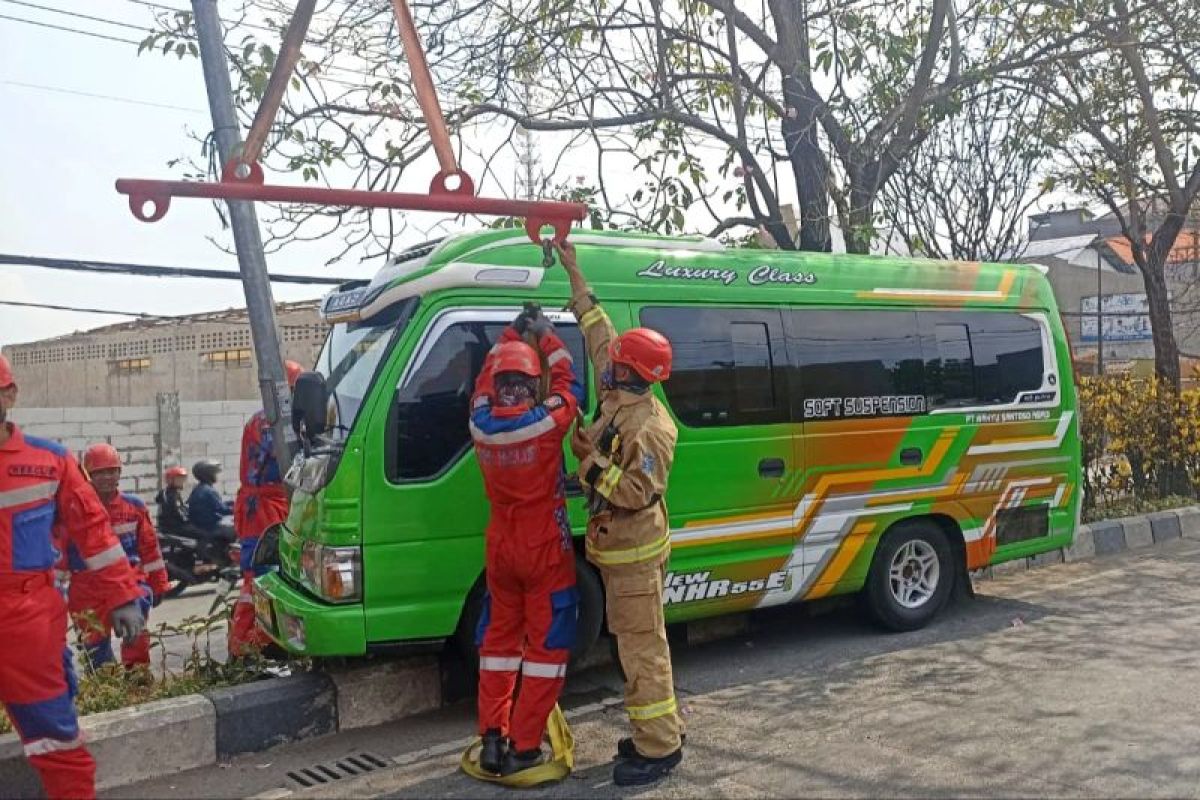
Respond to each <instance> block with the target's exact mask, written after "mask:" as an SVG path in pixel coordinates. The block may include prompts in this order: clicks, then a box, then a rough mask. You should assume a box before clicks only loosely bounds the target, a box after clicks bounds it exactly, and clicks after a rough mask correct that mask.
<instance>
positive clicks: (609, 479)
mask: <svg viewBox="0 0 1200 800" xmlns="http://www.w3.org/2000/svg"><path fill="white" fill-rule="evenodd" d="M624 474H625V473H624V472H623V471H622V470H621V468H620V467H618V466H617V465H616V464H610V465H609V467H608V469H606V470H604V472H602V473H600V479H599V480H598V481H596V491H597V492H599V493H600V494H602V495H604V496H605V497H612V493H613V492H614V491H616V489H617V484H618V483H620V482H621V477H622V476H623V475H624Z"/></svg>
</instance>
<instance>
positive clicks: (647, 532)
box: [558, 243, 683, 786]
mask: <svg viewBox="0 0 1200 800" xmlns="http://www.w3.org/2000/svg"><path fill="white" fill-rule="evenodd" d="M558 254H559V260H560V261H561V262H562V265H563V268H564V269H566V271H567V276H568V278H569V279H570V282H571V306H570V307H571V310H572V311H573V312H574V313H575V316H576V318H577V319H578V320H579V327H580V328H581V329H582V331H583V336H584V339H585V340H586V342H587V348H588V355H589V357H590V358H591V361H592V365H593V367H594V368H595V370H596V375H598V376H600V384H601V386H600V390H599V393H598V394H599V399H600V408H599V409H598V410H597V414H596V417H595V418H594V420H593V422H592V424H591V425H589V426H588V427H587V428H586V430H581V429H580V428H579V427H576V429H575V433H574V435H573V436H572V437H571V450H572V452H573V453H574V454H575V456H576V457H577V458H578V459H579V477H580V480H581V481H582V482H583V484H584V486H585V488H586V489H587V492H588V498H589V501H588V509H589V512H590V517H589V519H588V531H587V540H586V544H587V557H588V561H590V562H592V563H593V564H595V565H596V566H597V567H598V568H599V569H600V575H601V578H602V579H603V580H604V590H605V597H606V603H607V617H608V629H609V631H610V632H611V633H612V634H613V636H614V637H615V638H616V641H617V652H618V656H619V660H620V662H621V669H622V671H623V672H624V674H625V710H626V712H627V713H628V715H629V721H630V722H631V723H632V726H633V737H632V738H631V739H622V740H621V741H620V742H618V744H617V760H618V763H617V764H616V766H615V767H614V769H613V783H615V784H617V785H618V786H635V785H640V784H647V783H653V782H655V781H657V780H659V779H661V778H663V777H665V776H666V775H668V774H669V773H670V772H671V770H672V769H674V768H675V766H677V765H678V764H679V762H680V761H681V760H682V758H683V749H682V745H683V740H682V738H681V734H682V727H683V726H682V720H681V718H680V716H679V713H678V708H677V705H676V701H675V688H674V684H673V680H672V675H671V651H670V648H669V646H668V644H667V633H666V626H665V622H664V619H663V604H662V594H663V578H664V570H665V568H666V563H667V559H668V557H669V556H670V553H671V536H670V532H669V531H668V529H667V508H666V504H665V503H664V502H663V495H664V494H666V490H667V475H668V474H669V473H670V471H671V462H672V460H673V459H674V453H675V438H676V429H675V423H674V422H672V421H671V416H670V414H669V413H668V412H667V410H666V408H664V407H663V405H662V403H660V402H659V401H658V399H657V398H655V397H654V395H653V394H651V393H650V386H651V385H652V384H654V383H657V382H659V381H664V380H666V379H667V378H668V377H670V374H671V343H670V342H668V341H667V339H666V338H665V337H664V336H663V335H662V334H660V333H658V332H657V331H653V330H650V329H649V328H633V329H631V330H628V331H626V332H625V333H623V334H621V335H620V336H618V335H617V332H616V330H615V329H614V328H613V325H612V323H611V322H610V321H609V319H608V315H607V314H605V312H604V309H603V308H602V307H601V306H600V303H599V301H598V300H597V299H596V296H595V295H594V294H593V293H592V291H591V289H590V288H589V287H588V284H587V281H586V280H585V279H584V277H583V273H582V272H580V270H579V265H578V263H577V262H576V259H575V248H574V247H573V246H572V245H570V244H569V243H564V244H562V245H559V246H558Z"/></svg>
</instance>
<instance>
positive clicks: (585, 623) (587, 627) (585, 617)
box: [454, 553, 604, 671]
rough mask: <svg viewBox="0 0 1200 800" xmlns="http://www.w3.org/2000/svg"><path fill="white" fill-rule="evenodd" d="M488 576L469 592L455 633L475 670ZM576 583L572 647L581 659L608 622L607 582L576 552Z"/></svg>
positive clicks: (457, 641) (457, 640)
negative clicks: (577, 609) (577, 607)
mask: <svg viewBox="0 0 1200 800" xmlns="http://www.w3.org/2000/svg"><path fill="white" fill-rule="evenodd" d="M485 578H486V576H482V575H481V576H480V577H479V580H478V581H477V582H476V583H475V586H474V587H472V589H471V592H470V594H468V595H467V602H466V606H465V607H464V608H463V614H462V619H461V620H460V621H459V623H458V630H457V631H455V634H454V639H455V642H456V644H457V645H458V649H459V651H460V652H461V653H462V655H463V657H464V658H465V659H466V660H467V663H468V664H470V665H471V667H472V671H474V670H475V669H477V668H478V665H479V648H478V647H477V646H476V644H475V631H476V629H477V628H478V626H479V617H480V616H481V615H482V614H483V598H484V594H485V593H486V587H487V582H486V579H485ZM575 587H576V588H577V589H578V590H579V621H578V622H577V624H576V629H575V646H574V647H573V648H572V649H571V660H572V661H578V660H579V659H580V658H582V657H583V656H584V655H585V654H586V653H587V651H588V650H590V649H591V647H592V645H594V644H595V643H596V640H597V639H599V638H600V628H601V626H602V625H603V624H604V584H603V583H602V582H601V581H600V576H599V575H598V574H597V573H596V568H595V567H593V566H592V565H591V564H589V563H587V561H586V560H585V559H584V557H583V556H582V555H580V554H579V553H576V554H575Z"/></svg>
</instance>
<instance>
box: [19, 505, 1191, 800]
mask: <svg viewBox="0 0 1200 800" xmlns="http://www.w3.org/2000/svg"><path fill="white" fill-rule="evenodd" d="M1180 537H1183V538H1186V539H1200V506H1191V507H1187V508H1181V509H1176V510H1172V511H1163V512H1158V513H1154V514H1149V515H1146V516H1139V517H1127V518H1125V519H1116V520H1103V521H1100V522H1094V523H1091V524H1088V525H1081V526H1080V528H1079V530H1078V531H1077V533H1076V536H1075V541H1074V542H1072V544H1071V545H1070V546H1069V547H1065V548H1062V549H1060V550H1053V551H1051V552H1049V553H1042V554H1040V555H1037V556H1032V557H1030V558H1024V559H1018V560H1016V561H1010V562H1006V563H1004V564H997V565H995V566H993V567H988V568H987V569H984V570H981V571H980V572H977V573H975V574H976V576H979V575H980V573H982V576H983V577H993V576H998V575H1004V574H1009V573H1012V572H1020V571H1023V570H1027V569H1035V568H1037V567H1041V566H1045V565H1047V564H1060V563H1063V562H1073V561H1080V560H1083V559H1088V558H1095V557H1103V556H1108V555H1113V554H1116V553H1121V552H1125V551H1128V550H1134V549H1140V548H1144V547H1149V546H1152V545H1154V544H1157V543H1160V542H1164V541H1169V540H1171V539H1178V538H1180ZM749 623H750V617H749V614H748V613H743V614H734V615H729V616H727V617H720V618H716V619H711V620H697V621H694V622H689V623H686V625H685V628H684V631H683V633H684V637H683V638H684V640H685V641H686V642H687V643H688V644H697V643H701V642H708V641H713V640H716V639H723V638H729V637H731V636H737V635H740V634H742V633H745V632H746V631H747V630H749ZM610 660H611V656H610V655H609V652H608V648H606V647H599V646H598V647H596V648H593V652H592V654H591V655H589V657H588V658H587V666H589V667H590V666H598V665H602V664H605V663H608V662H609V661H610ZM577 668H578V665H577ZM572 671H574V670H572ZM440 672H441V670H440V668H439V665H438V660H437V659H436V658H435V657H428V658H410V659H404V660H400V661H380V662H377V663H367V664H365V665H363V664H359V665H355V666H351V667H346V668H338V669H331V670H329V671H328V672H316V673H304V674H299V675H293V676H291V677H287V678H276V679H272V680H265V681H258V682H255V683H249V684H244V685H241V686H233V687H229V688H227V689H217V690H213V691H210V692H206V693H205V694H203V695H187V696H184V697H177V698H172V699H169V700H159V701H156V702H154V703H147V704H144V705H140V706H134V707H132V708H126V709H121V710H118V711H109V712H105V713H101V714H93V715H90V716H87V717H83V718H82V725H83V728H84V730H85V731H87V733H88V738H89V741H88V747H89V748H91V750H92V753H93V754H94V755H95V756H96V760H97V762H98V763H99V769H98V775H97V783H98V785H99V788H101V789H111V788H114V787H117V786H124V785H127V784H130V783H135V782H137V781H140V780H144V779H146V778H149V777H152V776H161V775H164V774H169V773H171V772H179V771H182V770H186V769H193V768H196V767H202V766H207V765H210V764H214V763H216V762H217V761H218V759H228V758H230V757H232V756H235V755H237V754H239V753H248V752H256V751H259V750H265V749H267V748H269V747H274V746H276V745H278V744H282V743H285V742H291V741H297V740H300V739H307V738H311V737H314V736H321V735H324V734H329V733H335V732H337V731H345V730H353V729H355V728H363V727H368V726H374V725H382V724H385V723H388V722H395V721H396V720H399V719H403V718H405V717H410V716H413V715H415V714H419V713H422V712H424V711H429V710H431V709H434V708H438V707H440V706H441V705H442V704H443V703H444V702H445V701H446V698H447V697H448V696H449V695H448V693H447V691H446V690H445V689H444V688H443V687H444V684H443V681H442V678H443V677H444V676H442V675H441V674H440ZM0 787H3V790H4V797H5V798H10V797H11V798H14V799H17V798H19V799H20V800H24V798H36V797H40V796H41V795H40V791H41V787H40V784H39V782H38V779H37V776H36V774H35V773H34V772H33V770H32V769H30V767H29V765H28V763H27V762H26V761H25V758H24V756H23V754H22V750H21V743H20V742H19V741H18V740H17V737H16V735H15V734H5V735H3V736H0Z"/></svg>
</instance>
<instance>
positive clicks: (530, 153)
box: [516, 79, 542, 200]
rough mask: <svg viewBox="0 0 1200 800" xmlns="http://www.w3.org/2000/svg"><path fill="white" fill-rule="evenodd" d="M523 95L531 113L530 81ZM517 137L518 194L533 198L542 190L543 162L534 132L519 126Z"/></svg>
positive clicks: (527, 112) (525, 197)
mask: <svg viewBox="0 0 1200 800" xmlns="http://www.w3.org/2000/svg"><path fill="white" fill-rule="evenodd" d="M531 80H532V79H531ZM522 90H523V91H522V97H523V99H524V101H525V113H526V114H531V113H532V107H533V86H532V85H531V84H530V82H529V81H526V82H525V83H524V84H522ZM517 139H518V141H519V142H520V144H519V147H518V151H517V165H518V167H519V169H520V172H519V173H518V177H517V191H516V195H517V196H518V197H520V198H521V199H522V200H533V199H535V198H537V197H538V196H539V195H540V194H541V193H542V192H541V186H540V184H541V169H540V166H541V163H540V161H541V160H540V158H539V157H538V151H537V145H536V144H535V143H534V141H533V133H532V132H531V131H528V130H526V129H525V128H523V127H521V126H519V125H518V126H517Z"/></svg>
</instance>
